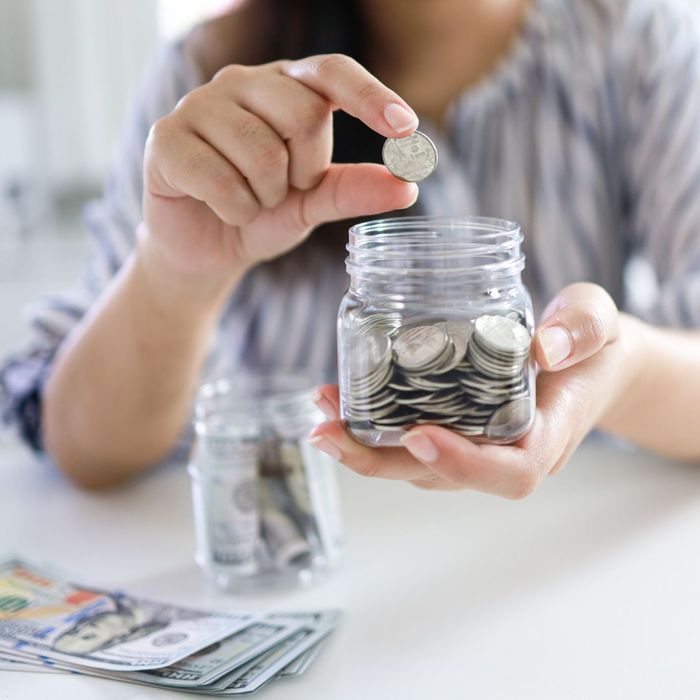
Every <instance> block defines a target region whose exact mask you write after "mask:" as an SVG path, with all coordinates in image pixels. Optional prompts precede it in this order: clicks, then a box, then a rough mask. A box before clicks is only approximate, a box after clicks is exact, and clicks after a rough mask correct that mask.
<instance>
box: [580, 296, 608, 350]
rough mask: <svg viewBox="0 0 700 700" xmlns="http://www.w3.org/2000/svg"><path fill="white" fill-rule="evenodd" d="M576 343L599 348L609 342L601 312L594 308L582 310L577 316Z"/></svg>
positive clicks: (588, 307)
mask: <svg viewBox="0 0 700 700" xmlns="http://www.w3.org/2000/svg"><path fill="white" fill-rule="evenodd" d="M576 316H577V317H576V319H575V323H576V331H575V332H574V333H573V336H574V343H576V344H581V345H583V346H584V347H593V346H595V347H597V346H600V345H603V344H604V343H605V341H606V340H607V335H608V332H607V327H606V324H605V321H604V320H603V317H602V315H601V313H600V311H599V310H598V309H597V308H596V307H593V306H587V307H584V308H582V309H581V310H580V311H579V312H578V313H577V314H576Z"/></svg>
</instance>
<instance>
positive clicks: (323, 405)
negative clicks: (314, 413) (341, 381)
mask: <svg viewBox="0 0 700 700" xmlns="http://www.w3.org/2000/svg"><path fill="white" fill-rule="evenodd" d="M311 400H312V401H313V402H314V403H315V404H316V406H317V407H318V409H319V410H320V411H321V412H322V413H323V415H324V416H326V418H331V419H333V418H335V417H336V416H335V408H333V404H332V403H331V402H330V401H329V400H328V399H327V398H326V397H325V396H324V395H323V394H322V393H321V392H320V391H319V390H318V389H314V393H313V394H312V395H311Z"/></svg>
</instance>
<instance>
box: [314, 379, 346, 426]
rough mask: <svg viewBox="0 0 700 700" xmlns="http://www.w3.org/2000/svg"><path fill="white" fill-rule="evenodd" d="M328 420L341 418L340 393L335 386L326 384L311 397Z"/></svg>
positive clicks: (318, 388)
mask: <svg viewBox="0 0 700 700" xmlns="http://www.w3.org/2000/svg"><path fill="white" fill-rule="evenodd" d="M311 398H312V400H313V402H314V403H315V404H316V406H317V407H318V408H319V409H320V410H321V412H322V413H323V415H324V416H326V418H328V420H338V419H339V418H340V391H339V390H338V387H337V385H335V384H324V385H323V386H319V387H317V388H316V389H315V390H314V393H313V396H312V397H311Z"/></svg>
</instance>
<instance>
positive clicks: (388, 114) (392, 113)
mask: <svg viewBox="0 0 700 700" xmlns="http://www.w3.org/2000/svg"><path fill="white" fill-rule="evenodd" d="M384 119H386V121H387V123H388V124H389V126H390V127H391V128H392V129H394V131H398V132H399V133H400V134H402V133H403V132H404V131H408V130H409V129H411V128H414V127H416V126H418V117H416V115H415V114H413V113H412V112H409V111H408V110H407V109H406V108H405V107H402V106H401V105H400V104H396V102H392V103H391V104H388V105H387V106H386V107H385V108H384Z"/></svg>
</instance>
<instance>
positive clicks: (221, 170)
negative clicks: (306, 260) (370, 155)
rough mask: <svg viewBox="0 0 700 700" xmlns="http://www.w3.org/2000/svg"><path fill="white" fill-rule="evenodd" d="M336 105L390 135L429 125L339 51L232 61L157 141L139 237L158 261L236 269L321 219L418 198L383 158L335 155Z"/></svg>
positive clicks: (151, 144)
mask: <svg viewBox="0 0 700 700" xmlns="http://www.w3.org/2000/svg"><path fill="white" fill-rule="evenodd" d="M335 109H342V110H344V111H345V112H348V113H349V114H351V115H353V116H355V117H357V118H359V119H361V120H362V121H363V122H364V123H365V124H366V125H367V126H368V127H370V128H371V129H374V130H375V131H377V132H379V133H380V134H382V135H384V136H387V137H398V136H405V135H408V134H409V133H411V132H412V131H413V130H414V129H415V128H416V126H417V124H418V119H417V117H416V115H415V114H414V112H413V111H412V110H411V109H410V107H408V105H407V104H406V103H405V102H404V101H403V100H402V99H401V98H400V97H398V95H396V94H395V93H394V92H392V91H391V90H389V89H388V88H387V87H385V86H384V85H383V84H382V83H380V82H379V81H378V80H377V79H376V78H374V77H373V76H372V75H371V74H370V73H368V72H367V71H366V70H365V69H364V68H363V67H362V66H360V65H359V64H358V63H357V62H355V61H354V60H352V59H350V58H348V57H347V56H342V55H335V54H331V55H324V56H312V57H310V58H306V59H303V60H300V61H277V62H275V63H269V64H266V65H262V66H256V67H247V66H239V65H230V66H227V67H226V68H224V69H222V70H221V71H219V73H217V75H216V76H215V77H214V78H213V79H212V80H211V82H209V83H207V84H206V85H203V86H202V87H199V88H197V89H195V90H193V91H192V92H190V93H189V94H188V95H187V96H186V97H184V98H183V99H182V100H180V102H179V103H178V105H177V107H176V108H175V110H174V111H173V112H172V113H171V114H169V115H167V116H166V117H164V118H162V119H160V120H159V121H157V122H156V123H155V125H154V126H153V128H152V129H151V133H150V135H149V138H148V143H147V146H146V160H145V166H144V171H145V173H144V177H145V183H144V184H145V187H144V189H145V194H144V213H145V227H144V229H143V230H142V232H141V241H140V242H141V248H142V249H143V248H145V249H146V250H147V252H148V257H149V260H150V259H153V258H154V257H155V258H156V259H157V260H158V262H159V264H160V265H161V267H162V264H165V265H166V267H168V268H169V269H171V270H173V271H175V272H176V273H178V274H180V275H190V276H194V277H197V278H202V279H207V280H211V279H212V278H215V279H216V278H217V277H221V278H224V279H225V278H227V277H229V276H231V275H233V276H236V275H238V274H239V273H240V271H241V270H246V269H248V268H249V267H251V266H253V265H255V264H256V263H258V262H260V261H262V260H267V259H270V258H274V257H276V256H278V255H281V254H282V253H284V252H286V251H288V250H289V249H291V248H293V247H294V246H296V245H298V244H299V243H301V241H302V240H304V238H305V237H306V236H307V235H308V234H309V232H310V231H311V229H312V228H313V227H315V226H316V225H318V224H320V223H323V222H326V221H332V220H337V219H344V218H348V217H353V216H359V215H368V214H375V213H379V212H384V211H389V210H392V209H398V208H404V207H407V206H410V205H411V204H412V203H413V202H414V201H415V199H416V196H417V187H416V186H415V185H413V184H410V183H405V182H401V181H399V180H397V179H396V178H394V177H392V176H391V175H390V174H389V173H388V172H387V170H386V168H384V167H383V166H379V165H374V164H368V163H363V164H359V165H331V162H330V160H331V151H332V112H333V110H335Z"/></svg>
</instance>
